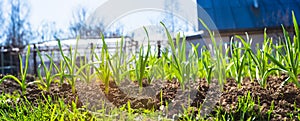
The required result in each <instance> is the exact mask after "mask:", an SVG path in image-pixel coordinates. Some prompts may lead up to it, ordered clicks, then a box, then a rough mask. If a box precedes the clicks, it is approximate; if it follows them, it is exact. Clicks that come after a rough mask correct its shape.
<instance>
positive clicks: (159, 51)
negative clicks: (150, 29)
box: [157, 40, 161, 58]
mask: <svg viewBox="0 0 300 121" xmlns="http://www.w3.org/2000/svg"><path fill="white" fill-rule="evenodd" d="M157 51H158V53H157V58H160V55H161V41H160V40H158V41H157Z"/></svg>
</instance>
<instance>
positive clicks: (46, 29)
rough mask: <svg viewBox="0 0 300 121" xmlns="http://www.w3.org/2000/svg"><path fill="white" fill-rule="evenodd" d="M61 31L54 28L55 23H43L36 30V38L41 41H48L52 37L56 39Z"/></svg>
mask: <svg viewBox="0 0 300 121" xmlns="http://www.w3.org/2000/svg"><path fill="white" fill-rule="evenodd" d="M61 33H62V32H61V30H59V29H58V28H57V27H56V23H55V22H48V21H44V22H42V24H41V25H40V26H39V28H38V33H37V34H38V37H39V39H41V41H43V42H44V41H50V40H53V39H54V37H58V36H60V34H61Z"/></svg>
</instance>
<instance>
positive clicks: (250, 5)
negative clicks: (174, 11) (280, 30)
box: [197, 0, 300, 30]
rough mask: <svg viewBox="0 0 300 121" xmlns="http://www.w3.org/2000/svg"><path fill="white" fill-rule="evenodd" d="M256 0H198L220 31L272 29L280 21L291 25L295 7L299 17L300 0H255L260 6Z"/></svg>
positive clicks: (278, 24) (285, 24)
mask: <svg viewBox="0 0 300 121" xmlns="http://www.w3.org/2000/svg"><path fill="white" fill-rule="evenodd" d="M254 1H255V0H197V3H198V5H199V6H201V7H202V8H203V9H204V10H205V11H206V12H207V13H208V14H209V16H210V17H211V18H212V20H213V22H214V23H215V25H216V27H217V28H218V29H219V30H237V29H258V28H265V27H268V28H270V27H280V26H281V24H283V25H284V26H291V25H292V10H293V11H294V12H295V15H296V17H297V18H299V19H297V20H300V0H256V1H257V3H258V7H257V8H256V7H255V5H254ZM198 11H199V10H198ZM198 16H200V13H199V12H198ZM199 27H200V29H203V28H202V27H201V26H199Z"/></svg>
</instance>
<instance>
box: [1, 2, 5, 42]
mask: <svg viewBox="0 0 300 121" xmlns="http://www.w3.org/2000/svg"><path fill="white" fill-rule="evenodd" d="M2 6H3V2H2V1H0V28H3V25H4V23H5V22H4V20H5V18H4V16H3V10H2V9H1V8H2ZM3 33H4V31H3V29H0V42H1V40H2V37H3V35H4V34H3Z"/></svg>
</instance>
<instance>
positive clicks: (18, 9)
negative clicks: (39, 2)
mask: <svg viewBox="0 0 300 121" xmlns="http://www.w3.org/2000/svg"><path fill="white" fill-rule="evenodd" d="M26 3H27V1H26V0H10V2H9V4H10V13H9V17H8V18H9V20H8V21H9V23H8V26H7V30H6V32H5V36H6V45H9V46H11V47H19V48H23V47H25V45H27V44H28V43H29V41H30V40H32V39H33V32H32V30H31V27H30V23H29V21H28V20H29V19H28V16H29V12H30V9H29V6H28V4H26Z"/></svg>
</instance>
